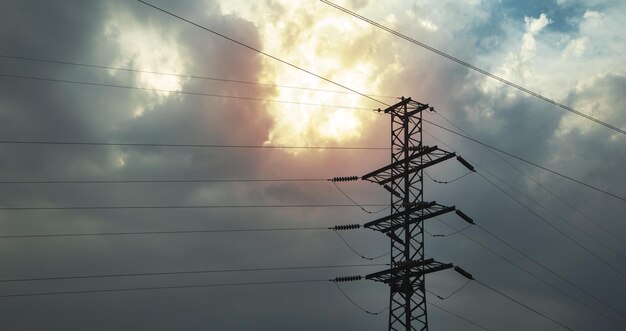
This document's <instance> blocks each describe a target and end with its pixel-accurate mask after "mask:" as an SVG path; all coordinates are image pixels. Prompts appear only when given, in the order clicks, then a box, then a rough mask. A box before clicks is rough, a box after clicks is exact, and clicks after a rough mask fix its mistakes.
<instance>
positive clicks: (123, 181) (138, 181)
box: [0, 178, 328, 184]
mask: <svg viewBox="0 0 626 331" xmlns="http://www.w3.org/2000/svg"><path fill="white" fill-rule="evenodd" d="M326 181H328V179H327V178H274V179H271V178H268V179H246V178H231V179H102V180H0V184H143V183H157V184H158V183H257V182H258V183H266V182H270V183H274V182H326Z"/></svg>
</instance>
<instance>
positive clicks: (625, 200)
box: [422, 119, 626, 202]
mask: <svg viewBox="0 0 626 331" xmlns="http://www.w3.org/2000/svg"><path fill="white" fill-rule="evenodd" d="M422 120H423V121H424V122H426V123H429V124H431V125H434V126H436V127H438V128H440V129H442V130H445V131H448V132H450V133H452V134H455V135H457V136H459V137H462V138H465V139H467V140H471V141H473V142H475V143H477V144H479V145H482V146H485V147H487V148H489V149H492V150H494V151H496V152H499V153H502V154H504V155H507V156H510V157H512V158H514V159H516V160H519V161H522V162H524V163H527V164H530V165H532V166H533V167H537V168H539V169H542V170H545V171H547V172H549V173H551V174H554V175H557V176H559V177H562V178H565V179H567V180H569V181H572V182H574V183H577V184H580V185H583V186H586V187H588V188H590V189H593V190H596V191H598V192H600V193H604V194H606V195H609V196H612V197H614V198H616V199H619V200H622V201H624V202H626V198H625V197H623V196H620V195H617V194H614V193H611V192H608V191H605V190H603V189H601V188H598V187H596V186H593V185H590V184H587V183H584V182H582V181H580V180H577V179H575V178H573V177H570V176H567V175H564V174H562V173H560V172H558V171H555V170H552V169H549V168H547V167H544V166H542V165H539V164H537V163H535V162H532V161H528V160H526V159H524V158H522V157H519V156H517V155H515V154H512V153H509V152H506V151H504V150H502V149H500V148H497V147H494V146H491V145H489V144H487V143H484V142H482V141H479V140H477V139H474V138H472V137H470V136H468V135H464V134H462V133H459V132H456V131H454V130H451V129H448V128H446V127H444V126H441V125H439V124H437V123H433V122H431V121H429V120H427V119H422Z"/></svg>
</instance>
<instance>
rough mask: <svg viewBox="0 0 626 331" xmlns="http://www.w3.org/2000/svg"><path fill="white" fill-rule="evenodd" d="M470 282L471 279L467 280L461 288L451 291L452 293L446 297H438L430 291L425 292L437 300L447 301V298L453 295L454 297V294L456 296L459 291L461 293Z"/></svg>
mask: <svg viewBox="0 0 626 331" xmlns="http://www.w3.org/2000/svg"><path fill="white" fill-rule="evenodd" d="M471 281H472V280H471V279H468V280H467V281H466V282H465V284H463V286H461V287H459V288H458V289H456V290H454V291H452V293H450V294H448V295H446V296H440V295H438V294H436V293H434V292H432V291H430V290H426V292H428V293H430V294H432V295H434V296H436V297H437V298H438V299H439V300H446V299H448V298H449V297H451V296H453V295H455V294H457V293H459V292H461V291H462V290H463V289H464V288H465V287H466V286H467V284H469V283H470V282H471Z"/></svg>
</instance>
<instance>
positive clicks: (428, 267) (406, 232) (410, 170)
mask: <svg viewBox="0 0 626 331" xmlns="http://www.w3.org/2000/svg"><path fill="white" fill-rule="evenodd" d="M428 109H432V108H430V107H429V106H428V105H427V104H422V103H419V102H416V101H413V100H411V98H404V97H403V98H402V101H400V102H398V103H397V104H395V105H393V106H390V107H389V108H387V109H385V110H380V109H379V110H378V111H379V112H384V113H387V114H390V115H391V147H392V149H391V164H389V165H388V166H385V167H383V168H380V169H378V170H376V171H373V172H371V173H369V174H367V175H365V176H363V177H362V179H364V180H368V181H371V182H374V183H377V184H380V185H381V186H383V187H384V188H385V189H386V190H387V191H389V192H390V193H391V213H390V215H389V216H386V217H382V218H380V219H377V220H374V221H371V222H369V223H366V224H365V227H367V228H370V229H373V230H376V231H380V232H381V233H384V234H385V235H387V236H388V237H389V238H391V267H390V268H389V269H387V270H383V271H380V272H376V273H372V274H369V275H367V276H366V278H367V279H371V280H375V281H380V282H384V283H386V284H388V285H389V287H390V297H389V330H428V318H427V314H426V289H425V284H424V281H425V275H426V274H428V273H431V272H435V271H439V270H445V269H448V268H452V264H444V263H440V262H436V261H434V260H433V259H425V254H424V223H423V222H424V221H425V220H426V219H429V218H432V217H435V216H438V215H442V214H445V213H448V212H451V211H454V210H455V207H454V206H452V207H447V206H443V205H440V204H437V203H436V202H435V201H432V202H426V201H424V185H423V171H424V169H425V168H427V167H429V166H432V165H435V164H437V163H439V162H443V161H445V160H447V159H450V158H452V157H454V156H455V153H451V152H447V151H444V150H441V149H439V148H438V147H437V146H425V145H423V144H422V112H423V111H425V110H428Z"/></svg>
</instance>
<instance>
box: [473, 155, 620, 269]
mask: <svg viewBox="0 0 626 331" xmlns="http://www.w3.org/2000/svg"><path fill="white" fill-rule="evenodd" d="M480 168H481V169H482V170H483V171H485V172H486V173H487V174H489V175H491V176H492V177H494V178H495V179H497V180H498V181H500V182H501V183H503V184H504V185H506V186H508V187H509V188H510V189H512V190H513V191H515V192H517V193H518V194H520V195H521V196H523V197H525V198H526V199H528V200H529V201H531V202H532V203H534V204H535V205H537V206H539V207H541V208H542V209H543V210H545V211H547V212H548V213H550V214H551V215H552V216H554V217H556V218H558V219H560V220H561V221H562V222H563V223H565V224H567V225H569V226H571V227H572V228H574V229H576V230H577V231H578V232H580V233H581V234H582V235H584V236H586V237H588V238H589V239H591V240H593V241H594V242H595V243H596V244H598V245H600V246H602V247H604V248H606V249H608V250H610V251H611V252H613V253H614V254H616V255H619V256H620V257H622V258H626V256H625V255H624V254H623V253H621V252H619V251H618V250H616V249H613V248H612V247H610V246H608V245H607V244H605V243H604V242H603V241H602V240H599V239H596V237H595V236H592V235H590V234H589V233H588V232H587V231H584V230H583V229H581V228H580V227H579V226H578V225H576V224H574V223H572V222H570V221H569V220H567V219H565V218H564V217H562V216H561V215H559V214H557V213H555V212H553V211H552V210H551V209H550V208H548V207H546V206H544V205H543V204H541V203H540V202H538V201H536V200H535V199H533V198H532V197H530V196H528V195H527V194H526V193H524V192H522V191H520V190H519V189H517V188H515V187H514V186H513V185H511V184H509V183H507V182H505V181H504V180H503V179H502V178H500V177H498V176H496V175H494V174H493V173H491V172H490V171H489V170H487V169H485V168H483V167H480ZM479 175H481V174H479ZM481 177H482V175H481ZM518 203H519V202H518Z"/></svg>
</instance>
